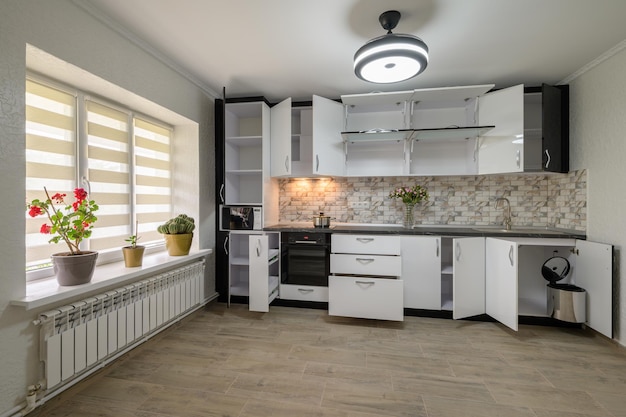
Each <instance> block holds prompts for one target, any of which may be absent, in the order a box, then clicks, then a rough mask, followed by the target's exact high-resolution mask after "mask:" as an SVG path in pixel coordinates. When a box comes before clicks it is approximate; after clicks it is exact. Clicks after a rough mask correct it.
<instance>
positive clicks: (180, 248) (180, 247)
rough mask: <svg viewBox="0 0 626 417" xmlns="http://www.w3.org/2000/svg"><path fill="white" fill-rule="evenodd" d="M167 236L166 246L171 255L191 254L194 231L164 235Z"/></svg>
mask: <svg viewBox="0 0 626 417" xmlns="http://www.w3.org/2000/svg"><path fill="white" fill-rule="evenodd" d="M163 236H164V237H165V247H166V248H167V253H169V255H170V256H184V255H189V249H191V241H192V239H193V233H186V234H180V235H163Z"/></svg>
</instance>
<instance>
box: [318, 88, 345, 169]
mask: <svg viewBox="0 0 626 417" xmlns="http://www.w3.org/2000/svg"><path fill="white" fill-rule="evenodd" d="M312 117H313V123H312V135H313V175H316V176H320V175H328V176H338V177H340V176H344V175H345V172H346V159H345V153H344V146H343V140H342V139H341V131H342V129H343V105H342V104H341V103H337V102H336V101H332V100H329V99H327V98H324V97H319V96H313V116H312Z"/></svg>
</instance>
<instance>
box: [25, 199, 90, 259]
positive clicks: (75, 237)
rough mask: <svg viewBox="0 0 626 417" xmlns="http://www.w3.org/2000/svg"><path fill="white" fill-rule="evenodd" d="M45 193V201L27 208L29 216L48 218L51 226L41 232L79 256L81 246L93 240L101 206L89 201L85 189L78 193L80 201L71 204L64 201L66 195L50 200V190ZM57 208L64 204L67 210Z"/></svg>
mask: <svg viewBox="0 0 626 417" xmlns="http://www.w3.org/2000/svg"><path fill="white" fill-rule="evenodd" d="M44 192H45V193H46V199H45V200H39V199H34V200H33V201H31V202H30V203H28V204H27V205H26V208H27V210H28V214H29V215H30V216H31V217H36V216H39V215H40V214H46V216H48V220H49V223H51V225H49V224H44V225H42V226H41V228H40V229H39V231H40V232H41V233H44V234H50V235H52V238H51V239H50V240H49V241H48V242H50V243H59V242H61V241H63V242H65V243H66V244H67V246H68V248H69V250H70V252H71V253H72V254H76V253H79V252H80V249H79V244H80V242H81V241H82V240H83V239H87V238H89V237H90V236H91V230H92V229H93V225H94V222H95V221H96V220H98V218H97V217H96V215H95V212H96V211H97V210H98V205H97V204H96V202H95V201H93V200H89V199H88V198H87V197H88V196H87V192H86V191H85V190H84V189H82V188H76V189H75V190H74V197H75V198H76V201H74V202H73V203H71V204H69V203H67V204H66V203H65V202H64V201H63V200H64V198H65V197H66V194H62V193H56V194H54V195H52V197H50V194H48V190H47V189H46V187H44ZM55 204H61V205H63V207H55Z"/></svg>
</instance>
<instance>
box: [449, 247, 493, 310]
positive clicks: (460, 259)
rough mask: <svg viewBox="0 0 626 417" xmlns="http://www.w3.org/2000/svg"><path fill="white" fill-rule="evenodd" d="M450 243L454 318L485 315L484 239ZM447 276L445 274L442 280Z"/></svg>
mask: <svg viewBox="0 0 626 417" xmlns="http://www.w3.org/2000/svg"><path fill="white" fill-rule="evenodd" d="M449 240H450V241H451V243H452V318H454V319H462V318H465V317H472V316H477V315H479V314H484V313H485V238H484V237H465V238H456V239H449ZM442 271H443V270H442ZM444 276H445V275H444V274H443V272H442V278H443V277H444Z"/></svg>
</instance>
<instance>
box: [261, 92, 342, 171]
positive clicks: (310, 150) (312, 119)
mask: <svg viewBox="0 0 626 417" xmlns="http://www.w3.org/2000/svg"><path fill="white" fill-rule="evenodd" d="M271 120H272V128H271V161H272V162H271V176H272V177H311V176H343V175H345V155H344V151H343V143H342V140H341V135H340V133H339V132H341V130H342V128H343V106H342V105H341V103H338V102H335V101H332V100H329V99H326V98H324V97H319V96H313V101H312V103H311V106H297V107H294V106H292V101H291V99H290V98H288V99H286V100H283V101H281V102H280V103H278V104H276V105H275V106H274V107H272V109H271Z"/></svg>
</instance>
